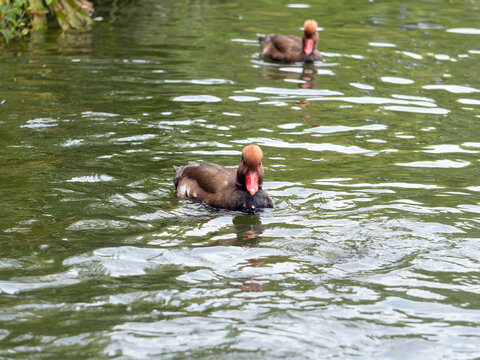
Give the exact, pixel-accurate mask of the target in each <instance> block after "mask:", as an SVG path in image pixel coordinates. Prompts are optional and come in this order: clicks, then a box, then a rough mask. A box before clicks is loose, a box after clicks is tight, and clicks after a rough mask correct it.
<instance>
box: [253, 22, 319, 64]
mask: <svg viewBox="0 0 480 360" xmlns="http://www.w3.org/2000/svg"><path fill="white" fill-rule="evenodd" d="M317 27H318V25H317V22H316V21H315V20H307V21H305V24H303V29H304V30H303V35H302V37H301V38H299V37H298V36H292V35H280V34H269V35H261V34H257V37H258V41H259V42H260V48H261V52H260V56H261V57H262V58H264V59H270V60H275V61H282V62H287V63H293V62H314V61H322V60H323V57H322V54H320V53H319V52H318V50H317V49H316V46H317V42H318V32H317Z"/></svg>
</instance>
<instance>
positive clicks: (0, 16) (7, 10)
mask: <svg viewBox="0 0 480 360" xmlns="http://www.w3.org/2000/svg"><path fill="white" fill-rule="evenodd" d="M23 5H24V4H23V1H22V0H15V1H9V0H0V33H1V34H2V36H3V38H4V40H5V42H7V43H8V42H9V41H10V40H11V39H13V38H16V37H21V36H22V35H26V34H28V28H27V27H26V14H25V10H24V6H23Z"/></svg>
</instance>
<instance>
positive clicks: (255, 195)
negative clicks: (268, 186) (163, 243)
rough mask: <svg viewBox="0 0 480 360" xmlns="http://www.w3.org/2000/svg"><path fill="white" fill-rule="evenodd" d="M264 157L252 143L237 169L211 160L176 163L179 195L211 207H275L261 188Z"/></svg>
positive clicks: (238, 208) (247, 209) (237, 208)
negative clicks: (183, 163)
mask: <svg viewBox="0 0 480 360" xmlns="http://www.w3.org/2000/svg"><path fill="white" fill-rule="evenodd" d="M262 159H263V152H262V149H260V147H259V146H258V145H255V144H250V145H247V146H245V147H244V148H243V150H242V160H241V162H240V164H239V165H238V168H237V169H232V168H225V167H223V166H220V165H217V164H213V163H210V162H201V163H196V162H190V163H189V164H188V165H185V166H173V171H174V173H175V176H174V180H173V182H174V185H175V189H176V192H177V196H178V197H180V198H185V199H190V200H193V201H196V202H200V203H203V204H204V205H207V206H210V207H212V208H217V209H225V210H236V211H242V212H247V213H253V212H256V211H257V210H261V209H265V208H273V201H272V199H271V198H270V196H268V194H267V192H266V191H265V190H263V189H262V185H263V176H264V169H263V165H262Z"/></svg>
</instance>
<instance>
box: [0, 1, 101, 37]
mask: <svg viewBox="0 0 480 360" xmlns="http://www.w3.org/2000/svg"><path fill="white" fill-rule="evenodd" d="M92 13H93V6H92V4H91V3H90V2H89V1H88V0H0V34H1V36H0V37H3V40H4V41H5V42H6V43H8V42H9V41H10V40H12V39H15V38H21V37H23V36H26V35H27V34H28V33H29V32H30V31H31V30H38V29H42V28H45V27H46V25H47V14H51V15H53V16H52V17H51V18H53V19H56V21H57V23H58V25H59V26H60V27H61V28H62V30H64V31H66V30H69V29H83V28H85V27H86V26H88V25H89V24H91V23H92V19H91V15H92Z"/></svg>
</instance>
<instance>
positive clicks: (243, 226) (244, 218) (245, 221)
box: [233, 215, 265, 292]
mask: <svg viewBox="0 0 480 360" xmlns="http://www.w3.org/2000/svg"><path fill="white" fill-rule="evenodd" d="M233 225H234V226H235V232H236V234H237V240H236V242H237V243H239V244H240V246H243V247H251V246H255V245H256V244H258V243H259V242H260V240H261V237H260V235H261V234H262V233H263V232H264V231H265V227H264V226H263V225H262V221H261V220H260V216H258V215H238V216H235V217H234V218H233ZM247 261H248V263H249V264H250V266H252V267H260V266H262V265H263V260H262V259H261V258H252V259H247ZM263 286H264V284H263V283H259V282H256V281H255V278H254V277H250V278H247V279H245V281H244V282H243V284H241V285H238V286H237V288H238V289H240V290H241V291H244V292H257V291H261V290H262V288H263Z"/></svg>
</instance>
